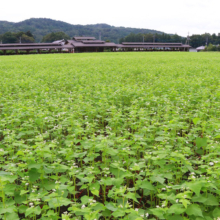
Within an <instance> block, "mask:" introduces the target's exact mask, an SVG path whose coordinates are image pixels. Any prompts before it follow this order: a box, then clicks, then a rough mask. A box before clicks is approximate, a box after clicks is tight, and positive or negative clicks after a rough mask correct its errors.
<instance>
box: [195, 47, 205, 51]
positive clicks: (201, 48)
mask: <svg viewBox="0 0 220 220" xmlns="http://www.w3.org/2000/svg"><path fill="white" fill-rule="evenodd" d="M196 50H197V52H200V51H202V50H205V46H200V47H197V48H196Z"/></svg>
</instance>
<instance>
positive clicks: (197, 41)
mask: <svg viewBox="0 0 220 220" xmlns="http://www.w3.org/2000/svg"><path fill="white" fill-rule="evenodd" d="M206 42H207V43H208V44H213V45H218V44H220V35H216V34H212V35H211V34H209V33H205V34H201V35H199V34H195V35H192V36H190V46H192V47H195V48H196V47H199V46H205V45H206Z"/></svg>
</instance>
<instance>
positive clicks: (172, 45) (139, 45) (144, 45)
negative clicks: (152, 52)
mask: <svg viewBox="0 0 220 220" xmlns="http://www.w3.org/2000/svg"><path fill="white" fill-rule="evenodd" d="M117 47H119V48H151V47H169V48H175V47H178V48H190V46H189V45H185V44H181V43H141V42H140V43H137V42H135V43H129V44H127V43H122V44H118V45H117Z"/></svg>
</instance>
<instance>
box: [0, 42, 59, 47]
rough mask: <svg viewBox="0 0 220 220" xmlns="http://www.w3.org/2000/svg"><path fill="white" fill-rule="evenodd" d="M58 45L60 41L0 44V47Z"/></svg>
mask: <svg viewBox="0 0 220 220" xmlns="http://www.w3.org/2000/svg"><path fill="white" fill-rule="evenodd" d="M54 45H57V46H60V45H61V44H60V43H21V44H0V47H17V46H21V47H25V46H54Z"/></svg>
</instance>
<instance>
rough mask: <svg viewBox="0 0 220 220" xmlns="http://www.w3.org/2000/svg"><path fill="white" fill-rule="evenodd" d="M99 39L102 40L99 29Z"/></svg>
mask: <svg viewBox="0 0 220 220" xmlns="http://www.w3.org/2000/svg"><path fill="white" fill-rule="evenodd" d="M99 40H102V35H101V31H100V32H99Z"/></svg>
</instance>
